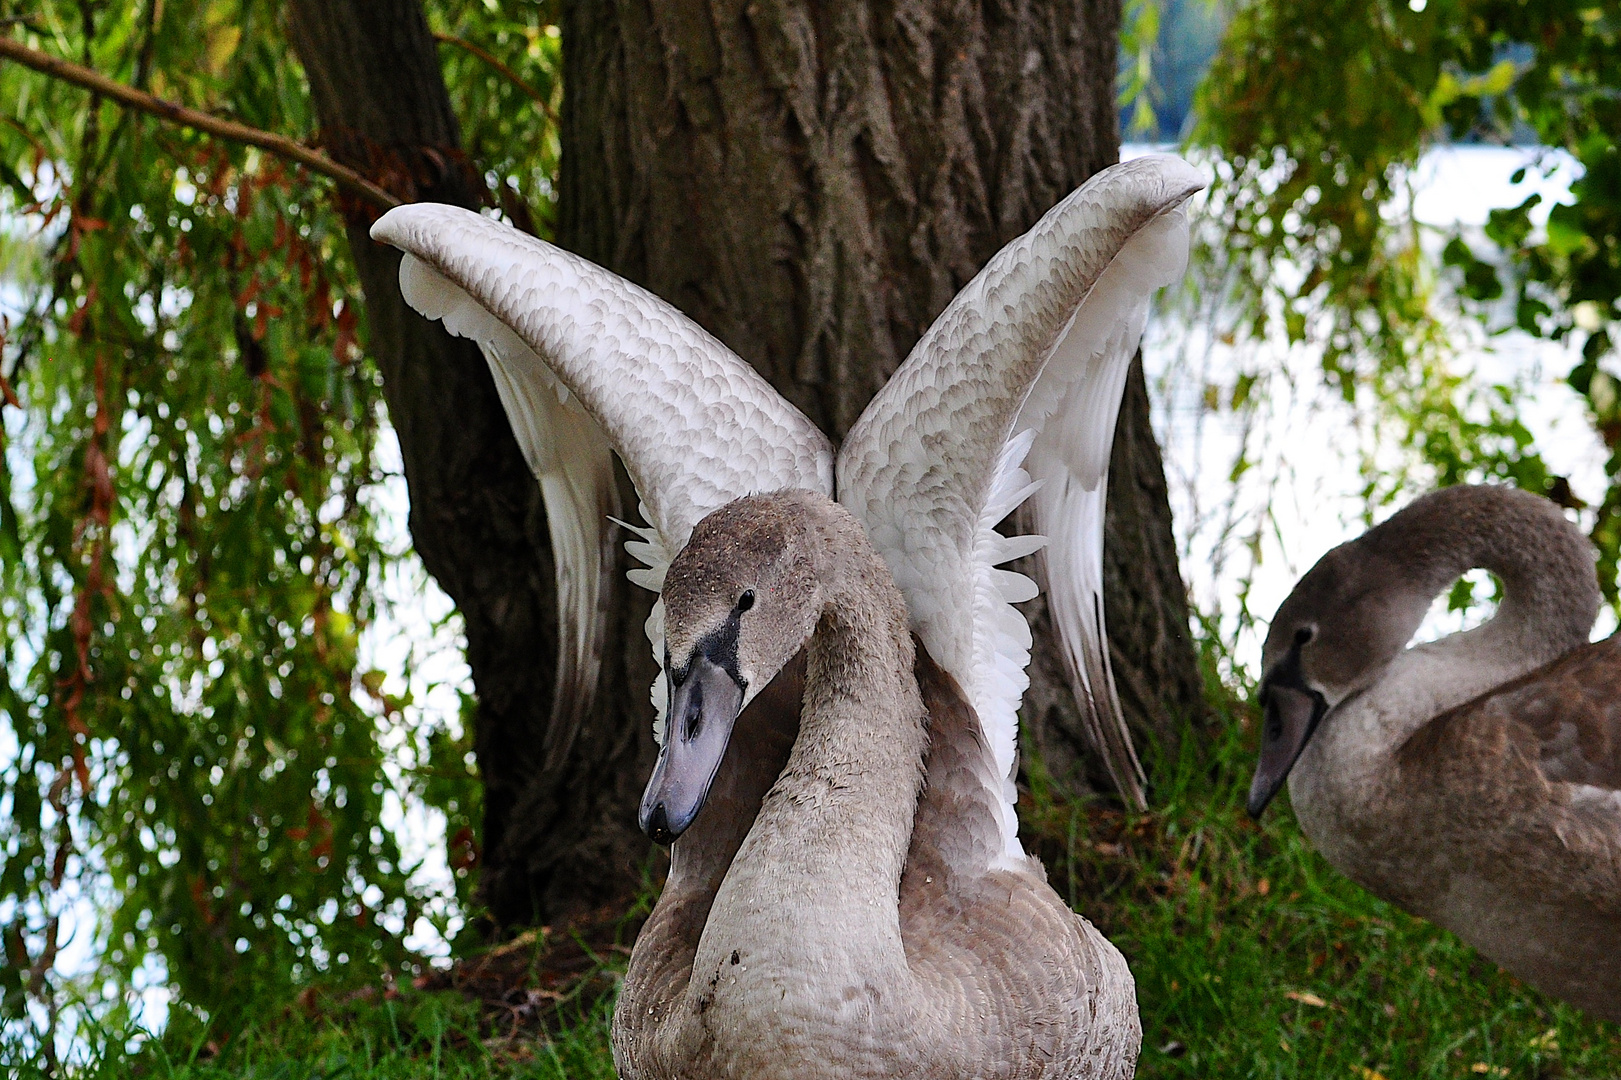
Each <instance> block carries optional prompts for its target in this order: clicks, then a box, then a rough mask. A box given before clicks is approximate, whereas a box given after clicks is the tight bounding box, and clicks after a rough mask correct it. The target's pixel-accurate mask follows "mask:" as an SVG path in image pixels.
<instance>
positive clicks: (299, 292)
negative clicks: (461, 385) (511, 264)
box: [0, 0, 559, 1026]
mask: <svg viewBox="0 0 1621 1080" xmlns="http://www.w3.org/2000/svg"><path fill="white" fill-rule="evenodd" d="M281 17H282V16H281V14H280V11H279V6H278V5H273V4H267V3H260V2H256V0H214V2H208V3H198V4H167V5H166V4H163V3H161V2H160V0H129V2H94V0H84V2H73V0H30V2H29V3H26V4H25V3H19V2H12V0H3V2H0V32H5V33H9V34H12V35H13V36H14V37H16V38H17V39H18V40H21V41H23V42H25V43H26V44H28V45H30V46H31V47H33V48H36V49H40V50H43V51H46V52H49V53H52V54H54V55H56V56H61V57H65V58H70V59H74V60H76V61H78V62H80V63H82V64H85V65H87V66H89V67H92V68H94V69H96V70H98V71H100V72H102V73H104V74H107V75H109V76H111V77H114V78H117V79H120V80H122V81H125V82H128V83H131V84H133V85H136V86H139V87H142V88H144V89H147V90H149V91H151V92H153V93H155V94H157V95H158V96H160V97H164V98H167V99H170V100H175V101H179V102H181V103H183V104H186V105H190V106H193V107H196V108H201V109H203V110H205V111H210V112H213V113H216V114H219V115H224V116H229V117H230V118H232V119H235V120H237V121H239V122H241V123H245V124H247V125H250V126H252V127H257V128H261V129H265V130H268V131H272V132H277V133H280V134H283V135H286V136H289V137H292V138H296V139H303V140H306V141H307V140H309V139H310V138H311V137H312V135H313V127H314V119H313V116H312V113H311V109H310V105H309V95H308V92H307V87H306V86H305V85H304V82H303V75H302V72H301V71H300V70H299V68H298V67H297V65H296V64H295V63H294V62H293V61H292V60H291V50H290V49H289V48H288V46H287V43H286V41H285V40H284V37H283V33H282V27H281V26H280V24H279V20H280V19H281ZM430 18H431V19H432V20H433V21H434V23H435V28H436V29H437V30H440V31H441V33H442V40H444V42H445V43H444V44H443V45H442V46H441V48H442V59H443V61H444V71H445V75H446V77H447V79H448V80H449V81H450V87H451V90H452V94H453V96H454V98H455V100H456V104H457V107H458V111H459V114H460V116H461V117H462V120H463V123H464V125H465V136H466V137H465V145H466V147H467V148H468V150H469V152H470V154H471V156H472V158H473V160H474V162H475V163H476V164H477V166H478V167H479V168H480V170H481V171H482V172H483V174H484V175H485V177H486V180H487V183H488V185H489V187H490V190H491V196H490V198H491V202H492V203H494V204H496V205H498V206H500V207H503V208H504V209H505V211H506V213H507V214H508V215H509V216H512V217H514V218H515V219H518V220H519V221H521V222H523V223H526V224H538V226H539V227H541V228H545V227H546V225H547V223H548V222H549V220H550V216H551V215H550V207H551V205H552V190H551V177H552V176H553V175H554V171H555V164H556V154H557V142H556V131H555V123H554V116H555V109H556V105H557V101H558V97H557V93H558V87H557V83H556V78H555V75H556V72H557V70H558V67H559V57H558V39H557V33H556V29H555V25H554V24H555V20H554V19H553V18H552V16H551V13H550V11H549V8H548V7H547V5H544V4H536V3H521V4H505V5H502V10H501V11H500V12H492V11H491V10H490V7H489V6H486V5H484V4H480V3H473V2H468V3H458V2H446V3H441V4H437V5H433V6H432V7H431V8H430ZM0 102H4V103H5V106H4V117H3V121H4V122H3V124H0V183H3V185H4V188H3V191H0V304H3V305H4V309H5V310H7V311H8V312H9V314H10V316H11V317H10V319H9V322H8V327H7V332H6V338H5V347H4V352H3V356H0V376H4V378H5V380H6V387H5V394H6V398H7V402H8V404H7V405H0V412H3V413H4V420H5V425H4V433H3V440H4V442H3V444H0V451H3V453H0V668H3V670H4V672H5V677H4V679H0V860H3V869H0V935H3V937H4V946H5V949H6V962H5V964H4V965H0V993H3V998H0V1021H4V1022H5V1023H6V1024H8V1025H18V1024H22V1025H24V1026H27V1024H28V1023H29V1020H28V1018H29V1017H30V1016H32V1017H33V1021H34V1022H45V1023H49V1022H50V1021H51V1017H53V1016H54V1010H55V1009H56V1008H57V1007H58V1005H59V1004H60V1003H61V1000H62V994H63V991H64V987H63V986H62V980H61V978H60V977H59V976H58V975H57V974H56V973H55V970H54V968H55V961H56V957H57V954H58V952H59V951H60V950H61V949H62V948H63V947H64V945H65V944H66V941H65V935H66V934H67V932H68V928H67V926H66V925H64V924H63V922H62V921H61V920H62V918H63V916H64V915H65V914H67V915H71V913H72V912H73V911H75V910H78V911H83V910H84V905H82V904H79V905H78V906H77V907H76V906H75V905H76V898H79V897H82V896H84V895H85V894H87V893H92V892H93V893H94V894H95V900H96V907H97V908H98V909H99V910H100V911H102V912H104V915H105V917H104V921H103V922H102V923H101V924H99V925H97V926H94V927H86V926H79V927H77V928H75V929H74V931H73V932H74V933H77V934H79V935H86V934H91V935H93V936H94V943H93V946H92V948H91V950H90V951H91V952H92V953H93V954H95V955H99V956H100V958H101V960H100V963H101V968H100V970H98V971H96V972H94V973H93V975H92V976H91V977H89V978H86V979H83V980H81V982H80V984H79V987H78V992H83V993H88V992H89V990H88V988H92V987H108V988H110V1000H112V1001H115V1002H116V1001H117V1000H118V999H119V997H120V995H121V994H123V993H124V991H125V990H127V988H128V987H129V986H130V985H131V983H132V980H133V979H134V978H135V976H136V973H137V971H138V970H140V969H141V967H142V965H143V964H144V963H146V962H147V958H148V957H149V956H153V955H155V956H158V957H161V958H162V959H163V960H164V961H165V962H166V971H167V975H168V977H169V978H170V979H172V980H173V981H174V982H175V984H176V985H177V987H178V989H179V991H180V994H181V996H182V998H183V1000H184V1001H186V1002H188V1003H189V1004H191V1005H194V1006H196V1007H198V1008H200V1009H203V1010H206V1011H208V1012H209V1013H211V1014H213V1015H215V1016H220V1015H224V1014H228V1013H229V1012H230V1011H231V1010H232V1009H235V1008H237V1007H239V1006H240V1005H241V1004H242V1003H243V1002H244V1001H245V999H246V995H247V994H248V993H249V992H251V993H252V994H254V995H256V996H257V997H259V998H260V999H261V1000H262V999H263V996H264V995H266V994H267V993H268V994H270V995H271V996H275V995H276V994H279V993H286V992H288V991H290V990H291V988H292V987H293V986H294V985H295V984H296V983H297V982H298V981H300V980H301V979H306V978H308V977H310V976H312V975H314V974H316V973H317V972H321V973H325V974H326V975H327V976H328V977H334V978H335V977H352V978H356V979H362V978H364V979H372V980H375V978H377V977H378V976H379V974H386V973H397V972H402V971H408V970H409V969H410V968H411V966H412V965H413V964H414V963H415V962H416V958H415V957H413V956H412V955H411V954H410V952H409V950H407V949H406V947H405V945H404V937H405V936H406V934H407V933H408V932H409V930H410V929H411V928H412V926H413V924H414V922H415V920H416V918H417V916H418V914H419V911H420V906H421V902H422V900H423V899H424V897H423V896H422V895H421V893H420V890H419V889H418V888H417V887H416V886H413V885H412V883H411V881H410V872H411V870H412V867H410V866H407V865H404V864H403V863H402V859H401V854H400V851H399V849H398V845H397V843H396V840H395V838H394V837H393V836H392V835H391V834H389V833H388V832H387V831H385V830H384V829H382V828H381V827H380V826H379V821H380V820H382V819H383V817H384V814H383V811H384V808H385V803H386V801H387V800H388V799H389V798H390V797H392V796H396V795H399V794H402V792H401V791H400V790H399V789H400V786H401V784H400V783H397V782H395V780H392V779H391V778H390V773H389V771H388V770H387V769H385V763H386V761H387V760H388V755H389V753H396V757H395V758H394V760H395V761H404V762H405V763H406V765H407V766H408V767H407V774H406V776H405V778H404V780H403V781H402V783H403V784H404V785H406V786H408V787H410V788H413V789H414V790H415V792H416V794H417V795H418V796H419V797H423V798H426V799H427V800H428V802H429V803H430V804H431V805H437V806H439V807H440V808H441V809H443V810H445V811H446V812H447V814H448V818H449V828H450V834H451V835H452V836H453V837H454V836H456V835H457V834H458V833H459V834H461V835H462V836H464V837H470V836H471V832H470V828H469V826H470V825H471V823H472V822H473V821H474V820H476V814H475V804H476V799H477V792H476V783H475V782H474V778H473V777H472V775H471V773H470V771H469V766H468V765H467V764H466V763H465V759H466V757H467V750H468V747H467V745H465V742H464V741H461V740H458V738H456V737H455V733H454V731H453V729H451V728H447V727H446V726H445V725H444V724H442V723H434V722H432V718H430V717H424V716H422V715H420V713H419V711H416V710H413V706H412V703H411V702H410V701H409V700H402V699H398V698H395V697H391V696H389V695H388V694H387V693H385V692H384V686H383V675H382V673H381V672H375V671H363V670H359V669H358V667H357V664H358V653H357V650H358V648H359V642H360V639H361V635H362V633H363V632H364V631H365V630H366V628H367V627H368V626H369V625H370V624H372V623H373V621H374V620H375V619H376V618H377V616H378V614H379V611H378V603H379V601H378V595H379V585H380V583H381V581H382V578H383V575H384V574H385V573H386V572H387V571H388V570H389V569H390V568H391V567H393V566H394V565H396V564H397V562H398V561H399V560H400V559H401V558H403V557H404V555H405V552H403V551H402V550H400V549H399V547H398V545H391V544H390V543H388V542H386V539H385V538H384V537H383V536H381V535H380V532H379V520H378V516H377V512H376V510H375V500H374V498H373V497H372V495H371V492H372V490H373V489H374V486H375V485H376V484H378V483H379V482H380V480H382V479H383V468H384V467H383V464H382V462H383V460H384V459H383V458H382V457H380V455H379V439H380V433H383V432H385V431H386V422H385V420H384V419H383V417H382V416H381V412H380V408H381V395H380V387H379V377H378V374H377V370H376V367H375V365H374V364H373V363H372V361H371V359H370V358H369V357H367V355H366V354H365V351H364V342H365V327H364V325H363V312H362V307H361V298H360V296H359V295H358V287H357V284H356V281H355V278H354V274H353V271H352V268H351V267H350V266H349V264H348V262H347V253H346V250H345V243H344V239H343V223H342V219H341V217H340V215H339V214H338V212H337V209H336V206H335V202H334V197H333V194H332V190H331V187H330V185H329V184H327V183H326V182H324V181H318V180H316V179H314V178H312V177H310V176H309V175H307V174H304V173H301V172H298V171H295V170H293V169H290V168H289V167H287V166H285V165H284V164H283V163H281V162H280V161H278V160H276V159H274V158H272V157H270V156H268V155H266V154H263V153H261V152H259V151H254V150H249V149H245V148H243V147H239V146H232V145H227V144H222V143H220V142H217V141H214V140H211V139H209V138H206V137H202V136H199V135H197V134H195V133H192V132H189V131H186V130H184V129H180V128H176V127H174V126H171V125H168V124H166V123H164V122H161V121H159V120H156V119H153V118H151V117H146V116H141V115H137V114H133V113H130V112H126V111H122V110H120V109H118V108H116V107H113V106H111V105H109V104H107V103H105V102H103V101H101V100H99V99H94V98H92V97H91V96H90V95H88V94H86V93H85V92H84V91H82V90H80V89H78V88H76V87H72V86H69V85H66V84H64V83H61V82H56V81H53V80H50V79H47V78H45V77H42V76H39V75H36V74H35V73H33V72H31V71H29V70H26V69H24V68H22V67H21V66H19V65H16V64H9V63H4V62H0ZM8 733H9V741H8V740H7V739H6V736H7V734H8ZM399 744H403V747H404V748H403V751H386V750H385V746H387V747H396V746H398V745H399ZM460 843H461V847H462V849H463V858H462V859H461V860H460V864H461V881H460V887H461V888H462V891H463V893H464V899H465V885H466V870H467V866H466V863H467V862H468V861H469V860H470V859H471V858H472V857H473V854H474V849H473V846H472V844H471V842H470V841H469V840H466V839H463V840H462V841H461V842H460ZM457 861H458V860H457V859H456V858H455V855H454V853H453V864H455V863H457ZM70 922H71V919H70ZM81 944H82V943H81ZM30 1002H33V1005H32V1006H30Z"/></svg>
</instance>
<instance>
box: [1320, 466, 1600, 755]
mask: <svg viewBox="0 0 1621 1080" xmlns="http://www.w3.org/2000/svg"><path fill="white" fill-rule="evenodd" d="M1356 543H1357V544H1358V546H1362V547H1364V548H1365V551H1364V552H1363V555H1364V557H1365V558H1366V561H1367V564H1368V565H1370V566H1373V567H1378V568H1384V569H1381V570H1379V571H1378V572H1379V573H1387V572H1388V569H1389V568H1396V567H1399V568H1401V569H1402V571H1404V572H1403V573H1388V577H1389V581H1388V583H1387V584H1386V585H1385V586H1384V587H1385V588H1386V589H1387V590H1389V593H1390V599H1391V603H1389V604H1388V605H1387V606H1386V607H1385V610H1387V611H1389V612H1397V613H1401V614H1400V615H1397V616H1393V617H1395V618H1396V619H1397V620H1398V622H1400V620H1403V619H1405V620H1406V622H1405V623H1403V624H1401V625H1399V626H1397V627H1396V628H1395V633H1394V634H1392V635H1390V639H1391V640H1392V641H1403V640H1405V639H1406V638H1410V637H1411V636H1412V634H1413V632H1414V631H1415V630H1417V629H1418V625H1419V623H1420V621H1421V620H1422V619H1423V617H1424V615H1425V614H1426V613H1427V612H1428V610H1429V607H1430V605H1431V603H1432V602H1433V601H1434V599H1435V598H1436V597H1437V596H1439V595H1441V594H1442V593H1443V592H1444V591H1445V590H1446V589H1448V588H1449V587H1450V586H1451V585H1452V583H1453V582H1454V581H1456V580H1457V579H1458V578H1459V577H1460V576H1461V575H1463V574H1464V573H1466V572H1467V571H1469V570H1472V569H1475V568H1483V569H1485V570H1489V571H1491V572H1492V573H1493V574H1495V575H1496V576H1497V578H1498V580H1499V581H1501V582H1502V598H1501V600H1500V602H1499V604H1498V608H1497V613H1496V614H1495V615H1494V616H1493V617H1492V618H1491V619H1490V620H1488V621H1487V622H1485V623H1484V624H1482V625H1481V626H1478V627H1476V628H1474V629H1473V630H1467V631H1463V632H1460V633H1456V634H1451V635H1449V636H1447V637H1445V638H1442V639H1440V640H1439V641H1433V642H1428V643H1426V644H1423V645H1417V646H1413V647H1412V648H1408V649H1403V650H1400V651H1397V652H1396V653H1395V655H1394V656H1392V657H1391V658H1390V659H1389V660H1388V662H1385V663H1382V664H1379V665H1376V666H1375V667H1374V668H1373V669H1371V670H1369V671H1367V672H1366V673H1365V674H1364V676H1363V678H1362V680H1361V683H1360V686H1359V688H1358V689H1356V690H1355V691H1354V692H1353V693H1352V694H1351V695H1350V696H1349V697H1348V698H1347V699H1345V700H1343V701H1342V702H1341V703H1340V704H1339V705H1337V706H1336V707H1335V709H1334V711H1333V712H1332V713H1331V714H1330V715H1329V717H1328V718H1326V719H1325V721H1324V723H1323V727H1322V729H1321V731H1320V733H1319V737H1318V738H1316V739H1314V740H1313V742H1314V743H1315V742H1319V741H1320V742H1322V744H1323V745H1322V746H1321V747H1318V748H1317V752H1316V755H1314V756H1325V757H1332V758H1333V759H1334V767H1335V769H1336V770H1337V771H1339V772H1341V773H1342V775H1343V776H1344V777H1345V778H1346V782H1348V783H1350V782H1355V780H1354V778H1353V777H1352V774H1354V773H1356V772H1357V771H1358V770H1357V768H1356V766H1357V763H1358V762H1359V761H1361V762H1362V763H1363V764H1365V765H1367V766H1368V767H1369V768H1378V767H1380V763H1381V762H1382V761H1383V757H1384V755H1387V754H1388V753H1390V752H1392V751H1394V749H1395V748H1396V747H1397V746H1399V745H1401V743H1403V742H1404V741H1405V740H1406V739H1407V737H1408V736H1409V735H1411V734H1412V733H1413V732H1414V731H1416V730H1417V729H1418V728H1419V727H1421V726H1423V725H1424V724H1425V723H1427V722H1428V721H1429V720H1430V719H1432V718H1433V717H1435V716H1437V715H1439V714H1440V713H1442V712H1445V711H1446V710H1448V709H1451V708H1453V707H1455V706H1457V705H1461V704H1463V703H1464V702H1466V701H1470V700H1472V699H1473V698H1475V697H1478V696H1479V695H1481V694H1483V693H1485V692H1486V691H1488V690H1490V689H1492V688H1493V687H1495V686H1500V685H1502V684H1503V683H1505V682H1508V681H1510V680H1512V679H1517V678H1519V677H1520V676H1522V675H1525V674H1528V673H1529V672H1532V671H1535V670H1536V669H1537V668H1539V667H1541V666H1543V665H1544V664H1547V663H1549V662H1550V661H1552V660H1554V659H1557V658H1558V657H1560V656H1562V655H1564V654H1565V653H1567V652H1569V651H1570V650H1571V649H1574V648H1576V647H1577V646H1579V645H1582V644H1584V643H1586V641H1587V638H1588V634H1589V632H1590V630H1591V628H1592V625H1593V620H1594V618H1595V617H1596V616H1597V614H1598V607H1599V603H1600V595H1599V591H1598V582H1597V580H1596V577H1595V575H1594V573H1593V549H1592V546H1591V544H1589V543H1588V541H1587V538H1586V537H1585V536H1583V535H1582V533H1581V532H1580V531H1579V530H1578V529H1577V528H1576V527H1575V526H1574V525H1572V524H1570V523H1569V522H1568V521H1566V520H1565V518H1564V517H1563V515H1562V514H1561V513H1560V512H1559V511H1558V509H1557V508H1555V507H1554V506H1553V504H1551V503H1549V502H1547V501H1546V500H1544V499H1540V498H1535V497H1533V496H1529V495H1526V494H1524V493H1522V492H1517V491H1513V490H1511V489H1505V488H1495V487H1459V488H1449V489H1446V490H1443V491H1440V492H1437V493H1435V494H1434V495H1430V496H1426V497H1425V498H1424V499H1422V500H1420V501H1419V502H1417V503H1414V504H1413V505H1412V506H1411V507H1409V508H1408V509H1406V510H1404V511H1402V512H1401V513H1400V514H1398V515H1396V516H1395V517H1393V518H1391V519H1390V520H1389V521H1387V522H1385V523H1384V524H1383V525H1381V526H1379V527H1378V528H1377V529H1374V530H1372V531H1370V532H1369V533H1367V534H1366V535H1365V536H1364V537H1362V539H1361V540H1359V541H1357V542H1356ZM1307 750H1308V752H1310V751H1311V750H1312V746H1310V745H1308V747H1307ZM1301 763H1302V764H1305V765H1307V771H1310V767H1311V763H1310V762H1309V761H1307V760H1306V758H1304V757H1303V758H1302V762H1301Z"/></svg>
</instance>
